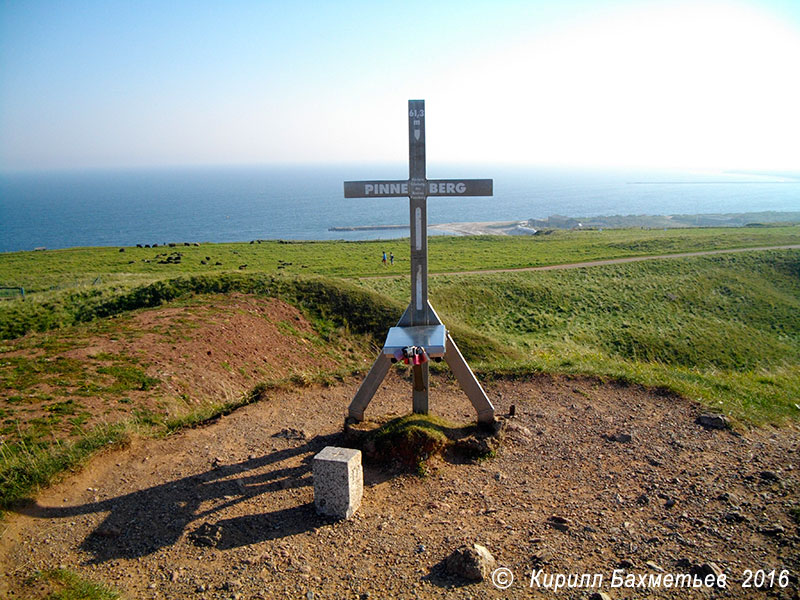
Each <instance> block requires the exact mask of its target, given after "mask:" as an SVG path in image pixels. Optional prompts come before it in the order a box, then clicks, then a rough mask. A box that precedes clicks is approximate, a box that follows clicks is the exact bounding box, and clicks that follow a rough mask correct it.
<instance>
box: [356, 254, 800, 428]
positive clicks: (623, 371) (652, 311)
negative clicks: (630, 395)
mask: <svg viewBox="0 0 800 600" xmlns="http://www.w3.org/2000/svg"><path fill="white" fill-rule="evenodd" d="M361 285H362V286H364V287H367V288H369V289H372V290H375V291H378V292H380V293H381V294H384V295H387V296H389V297H392V298H397V299H398V300H401V299H403V298H405V297H407V296H408V290H407V285H406V283H405V282H403V281H398V280H387V279H373V280H364V281H362V283H361ZM429 286H430V290H429V294H430V299H431V302H432V303H433V305H434V306H435V307H436V308H437V311H438V312H439V314H440V316H441V317H442V319H444V320H445V321H446V322H459V323H462V324H463V325H465V326H466V327H468V328H470V329H473V330H475V331H480V332H481V333H483V334H484V335H487V336H489V337H491V338H492V339H494V340H497V341H499V342H500V343H502V344H503V345H505V346H507V347H509V348H512V349H513V350H514V351H515V352H516V353H517V355H519V356H522V357H523V358H522V360H518V361H514V360H507V359H504V358H503V359H498V360H489V361H486V362H484V363H482V364H479V365H476V366H477V368H478V369H479V370H481V371H485V372H487V373H488V372H495V373H497V372H525V371H530V370H537V371H538V370H542V371H559V372H568V373H591V374H595V375H600V376H609V377H614V378H621V379H625V380H629V381H632V382H636V383H642V384H645V385H650V386H663V387H667V388H669V389H672V390H674V391H677V392H679V393H681V394H683V395H685V396H688V397H690V398H695V399H697V400H700V401H701V402H703V403H704V404H707V405H709V406H712V407H716V408H719V409H721V410H724V411H725V412H727V413H729V414H732V415H734V416H735V417H737V418H738V419H741V420H743V421H749V422H752V423H766V422H781V421H783V420H785V419H798V418H800V410H799V409H798V407H797V405H796V403H797V402H798V398H800V251H798V250H786V251H768V252H754V253H743V254H736V255H715V256H705V257H692V258H681V259H670V260H654V261H648V262H640V263H633V264H623V265H608V266H602V267H592V268H582V269H575V270H568V271H546V272H522V273H496V274H486V275H445V276H438V277H432V278H431V280H430V283H429Z"/></svg>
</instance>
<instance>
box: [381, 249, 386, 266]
mask: <svg viewBox="0 0 800 600" xmlns="http://www.w3.org/2000/svg"><path fill="white" fill-rule="evenodd" d="M381 262H382V263H383V266H384V267H385V266H386V252H385V251H384V253H383V258H382V259H381Z"/></svg>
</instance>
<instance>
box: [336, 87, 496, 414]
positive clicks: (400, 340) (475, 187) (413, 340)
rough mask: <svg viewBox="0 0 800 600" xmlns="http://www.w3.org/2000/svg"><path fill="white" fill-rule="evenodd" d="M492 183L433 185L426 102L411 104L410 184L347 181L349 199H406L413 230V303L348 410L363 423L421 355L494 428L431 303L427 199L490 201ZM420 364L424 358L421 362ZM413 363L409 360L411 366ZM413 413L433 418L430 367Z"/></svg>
mask: <svg viewBox="0 0 800 600" xmlns="http://www.w3.org/2000/svg"><path fill="white" fill-rule="evenodd" d="M492 188H493V182H492V180H491V179H442V180H430V181H429V180H428V178H427V174H426V165H425V101H424V100H409V101H408V180H406V181H345V182H344V197H345V198H373V197H375V198H389V197H402V196H407V197H408V199H409V224H410V228H411V236H410V237H411V240H410V243H411V253H410V254H411V302H410V303H409V305H408V308H407V309H406V311H405V312H404V313H403V315H402V316H401V317H400V320H399V321H398V323H397V326H396V327H392V328H391V329H390V330H389V334H388V335H387V337H386V342H385V343H384V346H383V350H382V351H381V353H380V354H379V355H378V358H377V359H376V360H375V363H374V364H373V365H372V368H371V369H370V371H369V373H367V376H366V378H365V379H364V381H363V383H362V384H361V387H359V389H358V391H357V392H356V395H355V397H354V398H353V401H352V402H351V403H350V407H349V409H348V413H349V418H352V419H354V420H356V421H361V420H363V418H364V411H365V410H366V408H367V405H368V404H369V402H370V400H372V397H373V396H374V395H375V392H377V390H378V388H379V387H380V384H381V382H382V381H383V379H384V378H385V377H386V374H387V373H388V372H389V368H390V367H391V363H392V362H393V361H394V360H395V357H396V356H398V352H406V351H408V350H417V351H419V350H421V351H422V353H423V354H424V356H425V358H427V357H431V358H433V359H434V360H441V359H442V358H444V360H445V361H446V362H447V364H448V365H449V366H450V368H451V369H452V371H453V373H454V374H455V376H456V379H457V380H458V383H459V385H460V386H461V388H462V389H463V390H464V392H465V393H466V394H467V397H468V398H469V400H470V402H471V403H472V405H473V407H474V408H475V410H476V411H477V413H478V422H480V423H492V422H494V406H492V403H491V402H490V401H489V398H488V397H487V396H486V392H484V391H483V388H482V387H481V384H480V383H479V382H478V380H477V379H476V378H475V374H474V373H473V372H472V370H471V369H470V368H469V365H468V364H467V362H466V361H465V360H464V357H463V356H462V354H461V352H460V351H459V349H458V346H456V343H455V341H454V340H453V338H452V337H451V336H450V334H449V333H448V332H447V329H446V328H445V326H444V325H442V322H441V321H440V320H439V317H438V315H437V314H436V311H435V310H433V307H432V306H431V305H430V303H429V302H428V214H427V212H428V211H427V202H428V196H491V195H492V193H493V189H492ZM417 358H419V356H417ZM406 362H407V363H409V361H408V360H406ZM413 362H414V364H413V366H412V371H413V375H414V387H413V393H412V410H413V411H414V412H415V413H419V414H427V413H428V378H429V373H428V362H427V361H425V362H420V363H418V361H417V360H414V361H413Z"/></svg>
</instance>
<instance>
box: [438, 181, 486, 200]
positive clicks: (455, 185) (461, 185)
mask: <svg viewBox="0 0 800 600" xmlns="http://www.w3.org/2000/svg"><path fill="white" fill-rule="evenodd" d="M492 187H493V181H492V180H491V179H429V180H428V196H491V195H492V191H493V190H492Z"/></svg>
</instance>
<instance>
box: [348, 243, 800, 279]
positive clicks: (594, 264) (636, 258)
mask: <svg viewBox="0 0 800 600" xmlns="http://www.w3.org/2000/svg"><path fill="white" fill-rule="evenodd" d="M797 249H800V244H789V245H785V246H761V247H759V248H728V249H723V250H703V251H701V252H680V253H677V254H652V255H650V256H628V257H625V258H608V259H605V260H590V261H586V262H577V263H566V264H563V265H544V266H541V267H519V268H516V269H485V270H482V271H442V272H437V273H430V274H429V276H430V277H435V276H437V275H482V274H485V273H518V272H522V271H554V270H556V269H581V268H584V267H601V266H604V265H618V264H622V263H632V262H641V261H643V260H658V259H663V258H688V257H691V256H709V255H711V254H730V253H733V252H758V251H761V250H797ZM394 277H402V275H369V276H365V277H361V278H360V279H391V278H394Z"/></svg>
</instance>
